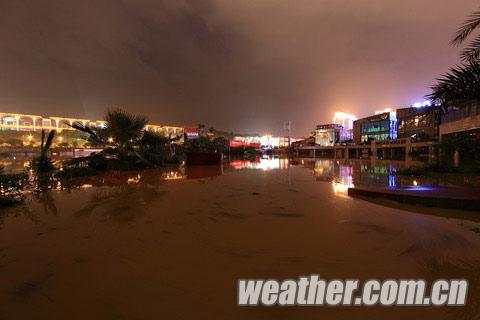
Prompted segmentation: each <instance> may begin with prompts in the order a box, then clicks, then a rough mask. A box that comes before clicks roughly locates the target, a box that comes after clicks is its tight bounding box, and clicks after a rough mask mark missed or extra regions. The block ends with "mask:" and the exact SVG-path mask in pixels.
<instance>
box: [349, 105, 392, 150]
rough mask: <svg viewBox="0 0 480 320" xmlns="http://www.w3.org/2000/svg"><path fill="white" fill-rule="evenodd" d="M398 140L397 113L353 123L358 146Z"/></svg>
mask: <svg viewBox="0 0 480 320" xmlns="http://www.w3.org/2000/svg"><path fill="white" fill-rule="evenodd" d="M396 138H397V117H396V114H395V112H383V113H379V114H375V115H373V116H370V117H367V118H362V119H359V120H356V121H354V122H353V140H354V142H355V143H356V144H361V143H366V142H368V141H371V140H390V139H396Z"/></svg>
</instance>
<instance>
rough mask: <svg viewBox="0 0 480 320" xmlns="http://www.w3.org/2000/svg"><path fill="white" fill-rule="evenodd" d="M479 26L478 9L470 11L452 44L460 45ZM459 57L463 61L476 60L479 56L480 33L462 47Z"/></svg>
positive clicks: (479, 16)
mask: <svg viewBox="0 0 480 320" xmlns="http://www.w3.org/2000/svg"><path fill="white" fill-rule="evenodd" d="M478 28H480V11H476V12H474V13H472V14H471V15H470V16H469V17H468V18H467V20H466V21H465V22H464V23H463V24H462V25H461V26H460V28H459V29H458V31H457V33H456V34H455V38H454V39H453V40H452V44H453V45H455V46H460V45H462V44H463V43H465V41H466V40H467V39H468V38H469V37H470V36H471V35H472V34H473V33H474V32H475V30H477V29H478ZM460 57H461V58H462V60H463V61H465V62H473V61H478V60H479V58H480V34H479V35H477V37H476V38H475V39H473V40H472V41H471V42H470V43H469V44H468V46H467V47H465V48H464V49H463V51H462V52H461V54H460Z"/></svg>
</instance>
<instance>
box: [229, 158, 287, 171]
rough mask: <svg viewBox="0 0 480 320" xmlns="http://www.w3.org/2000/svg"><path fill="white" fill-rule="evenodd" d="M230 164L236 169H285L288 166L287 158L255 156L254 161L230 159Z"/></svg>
mask: <svg viewBox="0 0 480 320" xmlns="http://www.w3.org/2000/svg"><path fill="white" fill-rule="evenodd" d="M230 166H231V167H232V168H234V169H236V170H239V169H258V170H264V171H267V170H274V169H287V168H288V167H289V161H288V159H280V158H269V157H267V158H264V157H262V158H257V159H256V160H255V161H250V160H232V161H230Z"/></svg>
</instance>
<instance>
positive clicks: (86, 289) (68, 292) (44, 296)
mask: <svg viewBox="0 0 480 320" xmlns="http://www.w3.org/2000/svg"><path fill="white" fill-rule="evenodd" d="M362 166H363V164H360V165H359V166H353V167H351V168H350V169H346V168H343V169H342V167H339V166H338V164H337V165H335V163H334V162H331V161H330V162H325V161H324V162H321V163H316V164H314V165H312V166H309V165H305V166H297V167H292V166H289V165H288V163H286V162H284V161H283V162H282V160H278V162H273V163H271V162H264V163H258V164H253V165H252V164H249V163H244V162H237V163H235V162H234V163H232V165H231V166H230V167H227V168H224V170H218V169H212V168H210V169H205V168H193V169H187V171H186V172H185V171H171V172H155V171H151V172H148V173H140V174H133V175H131V176H129V177H125V176H124V175H118V176H117V175H114V174H112V175H109V176H107V177H102V178H99V179H96V180H92V181H86V182H85V183H83V184H81V188H78V189H74V190H70V191H68V190H52V191H50V192H48V193H46V194H40V195H30V196H28V197H27V201H26V203H25V205H23V206H20V207H17V208H14V209H8V210H6V209H3V210H1V211H0V319H272V320H273V319H275V320H276V319H302V320H303V319H325V318H330V319H332V318H335V319H352V318H355V319H356V318H368V319H406V318H413V317H414V318H416V319H472V318H474V317H475V316H478V313H479V312H480V303H479V302H478V301H479V300H478V297H479V296H480V264H479V262H480V234H479V232H480V223H479V220H480V219H479V218H478V217H477V215H476V214H475V213H473V214H471V213H470V214H464V213H462V212H453V211H443V210H428V209H417V208H403V207H402V208H396V207H395V204H390V207H387V206H382V205H378V204H374V203H370V202H365V201H362V200H357V199H352V198H349V197H348V196H346V193H345V190H346V187H348V185H351V184H354V183H357V180H358V181H360V182H361V181H362V179H363V180H365V179H366V180H365V181H364V182H368V181H372V182H374V183H377V182H379V183H386V184H391V183H398V181H395V182H392V181H391V180H392V178H391V177H390V175H388V174H387V175H382V174H381V173H378V172H375V170H366V171H365V170H363V173H362V168H363V167H362ZM305 167H306V168H305ZM248 168H257V169H260V170H254V169H252V170H250V169H248ZM270 169H272V170H270ZM332 170H333V171H332ZM380 171H381V170H380ZM342 172H343V173H342ZM312 173H314V175H312ZM184 177H188V178H190V179H178V178H184ZM365 177H366V178H365ZM165 179H170V180H165ZM359 179H360V180H359ZM123 182H125V183H123ZM417 183H418V182H416V181H415V184H417ZM314 273H315V274H320V275H321V276H322V277H324V278H327V279H333V278H362V279H368V278H379V279H384V278H419V277H421V278H426V279H430V280H431V279H436V278H460V277H461V278H467V279H469V280H470V292H469V298H470V299H469V300H468V302H467V306H466V307H463V308H461V307H456V308H423V307H420V308H409V307H402V308H385V307H378V308H377V307H375V308H368V307H363V308H362V307H356V308H353V307H345V308H331V307H323V308H322V307H307V308H300V307H284V308H279V307H278V308H277V307H275V308H268V307H248V308H245V307H237V306H236V299H237V296H236V294H237V288H236V286H237V281H238V279H239V278H277V279H285V278H297V277H299V276H304V275H310V274H314Z"/></svg>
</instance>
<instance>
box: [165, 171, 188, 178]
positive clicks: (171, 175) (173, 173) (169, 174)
mask: <svg viewBox="0 0 480 320" xmlns="http://www.w3.org/2000/svg"><path fill="white" fill-rule="evenodd" d="M185 178H186V176H185V175H184V174H182V173H181V172H180V171H169V172H164V173H163V174H162V179H163V180H180V179H185Z"/></svg>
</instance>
